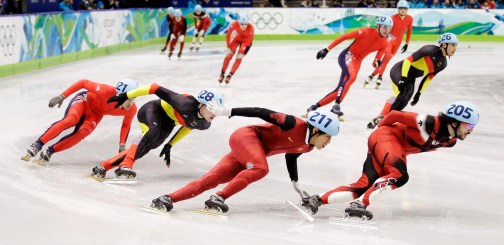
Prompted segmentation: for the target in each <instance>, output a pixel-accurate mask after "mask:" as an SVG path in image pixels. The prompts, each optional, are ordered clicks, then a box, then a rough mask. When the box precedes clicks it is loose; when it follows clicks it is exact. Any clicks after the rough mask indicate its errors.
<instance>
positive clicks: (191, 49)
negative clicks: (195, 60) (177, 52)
mask: <svg viewBox="0 0 504 245" xmlns="http://www.w3.org/2000/svg"><path fill="white" fill-rule="evenodd" d="M193 49H194V43H193V44H192V45H191V47H190V48H189V52H192V51H193ZM196 50H197V49H196Z"/></svg>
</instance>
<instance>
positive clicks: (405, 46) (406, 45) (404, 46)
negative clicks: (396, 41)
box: [401, 43, 408, 53]
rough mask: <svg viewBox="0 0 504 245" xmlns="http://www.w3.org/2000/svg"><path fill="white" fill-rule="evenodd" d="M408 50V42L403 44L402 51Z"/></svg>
mask: <svg viewBox="0 0 504 245" xmlns="http://www.w3.org/2000/svg"><path fill="white" fill-rule="evenodd" d="M406 50H408V44H407V43H406V44H404V45H403V46H402V48H401V53H404V52H406Z"/></svg>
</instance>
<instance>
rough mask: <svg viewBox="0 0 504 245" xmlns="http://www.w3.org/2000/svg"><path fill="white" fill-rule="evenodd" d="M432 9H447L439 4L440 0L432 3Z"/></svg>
mask: <svg viewBox="0 0 504 245" xmlns="http://www.w3.org/2000/svg"><path fill="white" fill-rule="evenodd" d="M431 8H433V9H443V8H445V7H444V5H443V4H441V3H440V2H439V0H434V2H432V5H431Z"/></svg>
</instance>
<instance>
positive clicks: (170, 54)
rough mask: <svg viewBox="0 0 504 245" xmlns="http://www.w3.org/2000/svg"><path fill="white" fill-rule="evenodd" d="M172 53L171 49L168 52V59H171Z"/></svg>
mask: <svg viewBox="0 0 504 245" xmlns="http://www.w3.org/2000/svg"><path fill="white" fill-rule="evenodd" d="M172 55H173V52H172V51H170V53H168V59H169V60H171V57H172Z"/></svg>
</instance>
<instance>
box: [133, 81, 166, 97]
mask: <svg viewBox="0 0 504 245" xmlns="http://www.w3.org/2000/svg"><path fill="white" fill-rule="evenodd" d="M158 88H159V85H157V84H155V83H152V84H149V85H146V86H143V87H139V88H136V89H133V90H131V91H128V92H127V93H126V96H128V99H132V98H136V97H138V96H145V95H149V94H153V93H155V92H156V90H157V89H158Z"/></svg>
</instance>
